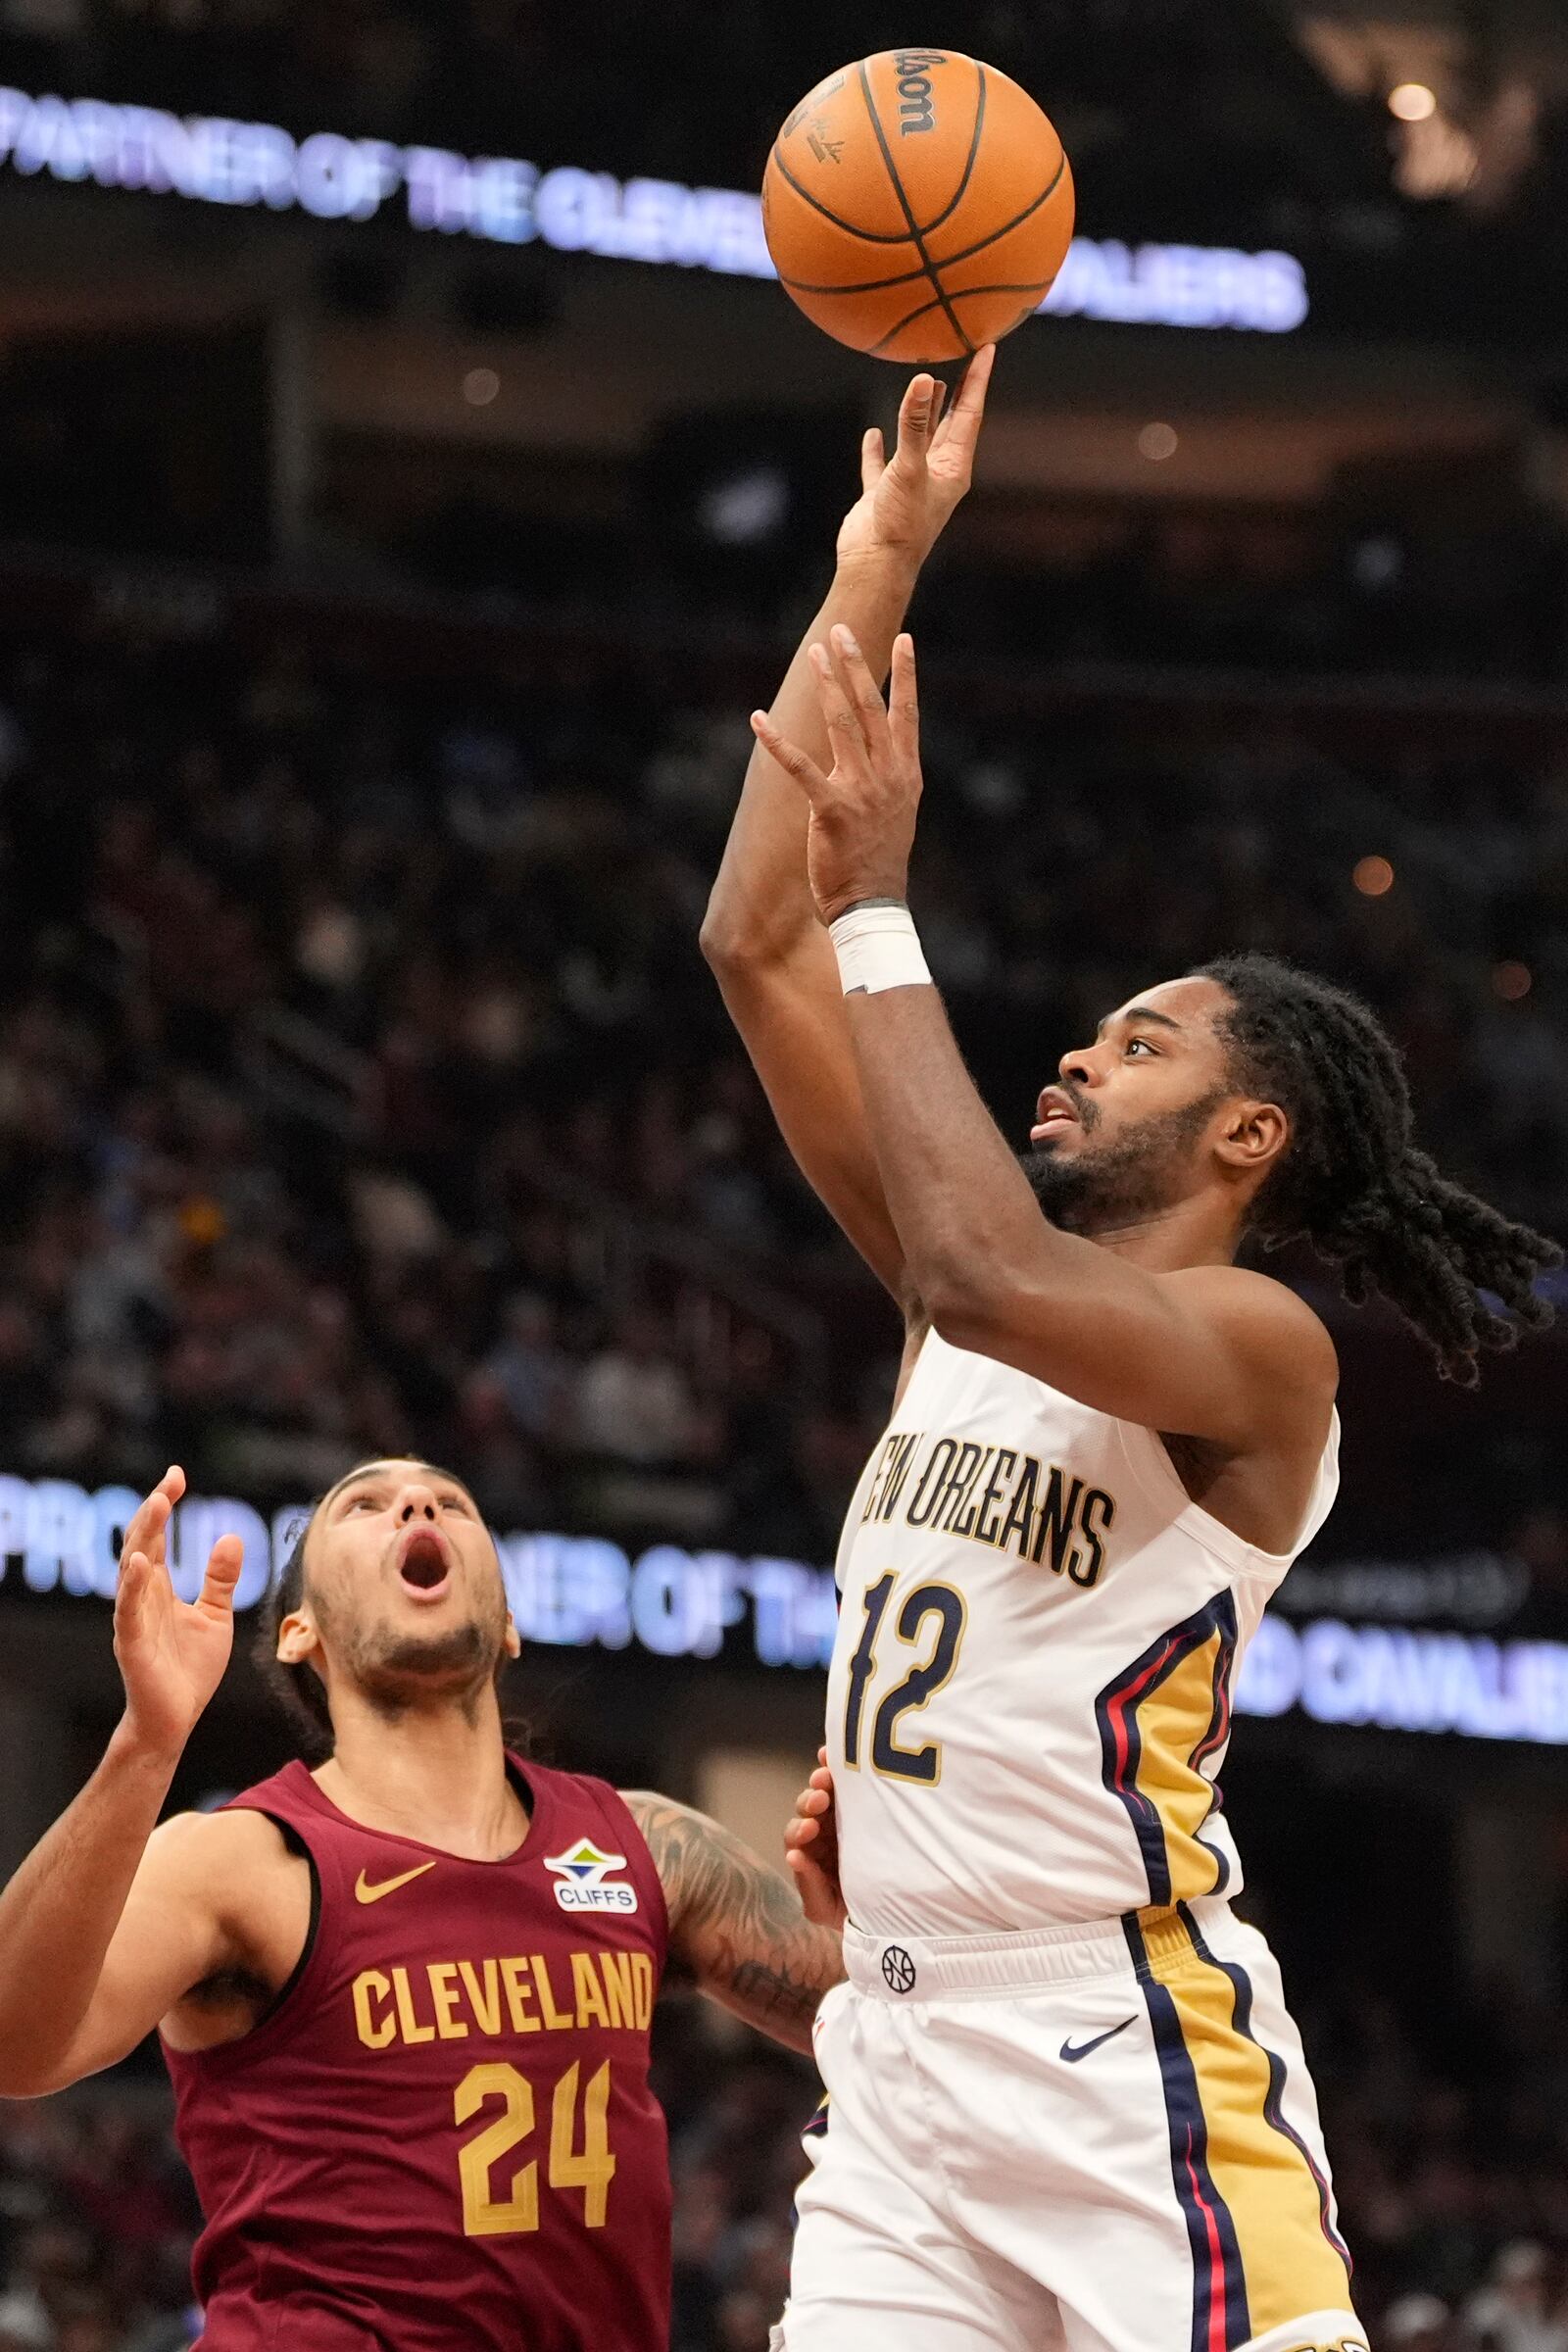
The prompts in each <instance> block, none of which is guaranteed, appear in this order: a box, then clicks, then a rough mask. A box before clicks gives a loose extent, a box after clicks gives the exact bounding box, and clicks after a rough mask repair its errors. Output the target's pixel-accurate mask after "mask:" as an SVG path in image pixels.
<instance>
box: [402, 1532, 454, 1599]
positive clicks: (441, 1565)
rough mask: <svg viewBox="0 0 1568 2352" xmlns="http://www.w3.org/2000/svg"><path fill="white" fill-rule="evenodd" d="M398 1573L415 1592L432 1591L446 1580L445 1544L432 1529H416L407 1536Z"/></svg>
mask: <svg viewBox="0 0 1568 2352" xmlns="http://www.w3.org/2000/svg"><path fill="white" fill-rule="evenodd" d="M398 1573H399V1575H400V1576H401V1577H402V1579H403V1581H404V1583H405V1584H406V1585H412V1586H413V1587H414V1589H415V1591H416V1592H417V1593H432V1592H434V1590H435V1588H436V1586H437V1585H444V1584H445V1583H446V1581H447V1553H446V1545H445V1544H443V1543H442V1541H441V1539H440V1537H439V1536H438V1535H436V1534H435V1533H434V1531H433V1530H429V1531H427V1530H425V1529H423V1528H420V1529H418V1530H417V1532H416V1533H415V1534H414V1535H412V1536H411V1537H410V1538H409V1541H408V1544H406V1545H405V1547H404V1552H403V1557H402V1559H401V1560H400V1561H399V1562H398Z"/></svg>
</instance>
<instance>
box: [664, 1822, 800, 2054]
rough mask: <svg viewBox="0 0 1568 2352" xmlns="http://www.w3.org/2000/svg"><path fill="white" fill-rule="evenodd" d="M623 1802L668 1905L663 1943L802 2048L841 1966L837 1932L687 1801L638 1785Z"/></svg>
mask: <svg viewBox="0 0 1568 2352" xmlns="http://www.w3.org/2000/svg"><path fill="white" fill-rule="evenodd" d="M626 1803H627V1804H628V1805H629V1806H630V1807H631V1811H632V1816H633V1819H634V1820H635V1821H636V1824H637V1827H638V1828H639V1829H640V1830H641V1831H642V1834H643V1836H644V1838H646V1839H647V1840H648V1849H649V1851H650V1853H651V1854H652V1855H653V1857H654V1867H655V1868H656V1870H657V1871H658V1872H659V1877H660V1883H661V1885H662V1887H663V1889H664V1900H665V1902H666V1903H667V1905H668V1906H669V1944H670V1950H671V1952H672V1953H673V1955H674V1956H675V1958H676V1959H677V1960H681V1961H684V1962H685V1964H686V1966H687V1967H688V1968H689V1969H690V1970H691V1971H692V1973H693V1975H694V1976H695V1977H696V1979H697V1982H698V1984H699V1985H701V1987H702V1989H703V1991H704V1992H706V1993H707V1994H708V1995H709V1997H710V1999H711V2000H715V2001H717V2002H719V2003H720V2004H721V2005H722V2006H723V2007H724V2008H726V2009H732V2010H733V2011H734V2012H735V2015H736V2016H737V2017H740V2018H744V2019H745V2021H746V2023H747V2024H748V2025H749V2026H756V2027H758V2028H759V2029H760V2032H761V2033H763V2034H772V2036H773V2038H774V2040H775V2041H785V2042H788V2043H789V2045H790V2047H791V2048H792V2049H797V2050H807V2051H809V2049H810V2046H811V2020H812V2018H813V2017H814V2016H815V2015H816V2008H817V2003H818V2002H819V2001H820V2000H821V1998H822V1995H823V1993H824V1992H826V1991H827V1989H828V1987H829V1986H830V1985H836V1984H838V1982H839V1980H840V1979H841V1977H842V1976H843V1974H844V1962H843V1959H842V1957H841V1955H840V1950H839V1938H838V1936H835V1935H834V1934H833V1933H832V1932H831V1931H830V1930H829V1929H826V1928H814V1927H812V1926H811V1924H810V1922H809V1920H808V1919H807V1917H806V1914H805V1913H804V1911H803V1910H802V1909H801V1903H800V1897H799V1896H798V1895H797V1893H796V1891H795V1889H794V1887H792V1886H791V1885H790V1883H789V1881H788V1879H786V1878H784V1877H783V1876H782V1874H781V1873H780V1872H778V1871H776V1870H770V1869H769V1868H768V1866H767V1864H766V1863H765V1862H760V1861H759V1860H758V1858H757V1856H756V1855H755V1854H754V1853H753V1852H752V1850H751V1847H750V1846H748V1845H743V1844H742V1842H741V1840H740V1839H739V1838H732V1837H731V1836H730V1833H729V1832H728V1830H724V1829H720V1827H719V1825H718V1823H717V1822H716V1821H710V1820H709V1818H708V1816H707V1814H706V1813H698V1812H695V1811H694V1810H693V1809H692V1807H691V1806H690V1805H677V1804H676V1803H675V1802H674V1801H673V1799H672V1798H670V1797H667V1796H654V1795H651V1794H649V1793H648V1792H647V1791H646V1790H634V1791H628V1792H627V1794H626Z"/></svg>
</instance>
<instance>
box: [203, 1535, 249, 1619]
mask: <svg viewBox="0 0 1568 2352" xmlns="http://www.w3.org/2000/svg"><path fill="white" fill-rule="evenodd" d="M244 1565H245V1545H244V1543H243V1541H242V1540H241V1538H240V1537H238V1536H220V1537H219V1539H218V1542H217V1543H216V1544H214V1545H213V1550H212V1557H211V1558H210V1559H209V1560H208V1563H207V1573H206V1575H205V1576H204V1577H203V1578H202V1589H201V1593H200V1594H199V1595H198V1598H197V1606H198V1607H199V1608H203V1609H216V1610H219V1611H220V1612H221V1613H222V1614H224V1615H226V1614H227V1613H228V1612H229V1611H230V1610H231V1609H232V1608H233V1606H234V1588H235V1586H236V1585H237V1584H238V1583H239V1572H240V1570H241V1569H242V1568H243V1567H244Z"/></svg>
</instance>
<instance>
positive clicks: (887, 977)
mask: <svg viewBox="0 0 1568 2352" xmlns="http://www.w3.org/2000/svg"><path fill="white" fill-rule="evenodd" d="M828 937H829V939H831V940H832V942H833V946H834V949H835V951H836V952H837V955H838V959H839V978H840V980H841V981H842V982H843V984H844V994H845V995H846V996H847V997H853V996H854V995H855V993H856V991H857V989H863V990H864V992H865V994H866V995H867V996H868V997H875V996H880V994H881V993H882V991H883V989H885V988H929V987H930V985H931V974H930V971H929V969H928V967H927V964H926V960H925V957H924V956H922V954H921V953H920V934H919V932H918V931H916V929H915V927H914V917H913V915H912V914H911V913H910V912H909V909H908V908H907V907H906V906H905V904H904V902H903V900H902V899H867V900H866V901H865V904H864V905H863V906H860V907H851V908H850V910H849V912H848V914H841V915H840V916H839V918H838V920H837V922H835V923H830V924H829V925H828Z"/></svg>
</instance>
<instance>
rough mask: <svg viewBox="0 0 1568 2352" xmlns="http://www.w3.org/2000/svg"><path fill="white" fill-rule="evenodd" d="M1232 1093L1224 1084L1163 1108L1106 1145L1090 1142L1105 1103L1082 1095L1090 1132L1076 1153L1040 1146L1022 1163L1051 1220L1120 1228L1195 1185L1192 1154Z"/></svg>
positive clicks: (1073, 1228) (1091, 1230) (1084, 1230)
mask: <svg viewBox="0 0 1568 2352" xmlns="http://www.w3.org/2000/svg"><path fill="white" fill-rule="evenodd" d="M1226 1093H1227V1090H1226V1089H1225V1088H1223V1087H1221V1088H1216V1089H1215V1090H1214V1092H1213V1093H1211V1094H1207V1095H1204V1096H1202V1097H1201V1099H1200V1100H1199V1101H1198V1102H1196V1103H1183V1104H1182V1106H1181V1107H1180V1109H1177V1110H1163V1111H1159V1112H1156V1113H1155V1114H1154V1116H1152V1118H1147V1119H1144V1120H1142V1121H1141V1122H1140V1123H1139V1125H1138V1126H1136V1127H1133V1128H1130V1129H1129V1130H1128V1131H1127V1132H1126V1133H1125V1134H1123V1135H1120V1136H1118V1137H1117V1138H1116V1139H1115V1141H1114V1142H1112V1143H1108V1144H1103V1145H1101V1146H1099V1147H1098V1148H1097V1147H1096V1146H1095V1145H1094V1144H1093V1143H1091V1142H1089V1141H1088V1140H1087V1139H1088V1138H1090V1137H1091V1136H1093V1134H1094V1131H1095V1128H1096V1127H1097V1126H1098V1125H1099V1123H1100V1114H1099V1110H1098V1108H1097V1106H1096V1105H1095V1104H1094V1103H1091V1102H1088V1101H1086V1100H1084V1099H1083V1098H1081V1097H1079V1096H1078V1095H1076V1094H1075V1095H1074V1098H1073V1102H1074V1107H1075V1108H1076V1109H1077V1111H1078V1113H1079V1118H1080V1121H1081V1124H1082V1127H1083V1132H1084V1136H1085V1139H1086V1140H1085V1142H1084V1144H1083V1145H1082V1146H1081V1147H1080V1148H1079V1150H1078V1151H1076V1152H1072V1153H1070V1154H1069V1153H1065V1152H1058V1151H1057V1150H1056V1149H1055V1147H1054V1146H1053V1145H1050V1144H1033V1145H1031V1146H1030V1148H1029V1150H1028V1151H1027V1152H1023V1153H1022V1154H1021V1155H1020V1161H1019V1164H1020V1165H1021V1167H1022V1169H1023V1172H1024V1174H1025V1176H1027V1177H1028V1179H1029V1185H1030V1190H1031V1191H1032V1192H1033V1194H1034V1197H1035V1199H1036V1200H1037V1201H1039V1203H1040V1206H1041V1208H1042V1209H1043V1211H1044V1212H1045V1215H1046V1217H1047V1219H1048V1220H1049V1221H1050V1223H1051V1224H1053V1225H1054V1226H1056V1227H1057V1228H1058V1229H1059V1230H1060V1231H1061V1232H1062V1233H1077V1234H1083V1235H1084V1236H1086V1237H1087V1238H1090V1239H1092V1238H1093V1237H1094V1236H1095V1235H1096V1234H1099V1233H1115V1232H1118V1231H1121V1230H1122V1229H1124V1228H1125V1227H1126V1226H1129V1225H1139V1224H1142V1223H1144V1222H1145V1221H1146V1220H1147V1219H1149V1218H1150V1217H1153V1216H1157V1215H1159V1214H1160V1212H1161V1211H1162V1210H1164V1209H1167V1208H1170V1207H1171V1206H1173V1204H1174V1203H1175V1202H1176V1201H1179V1200H1180V1199H1181V1198H1182V1196H1183V1194H1184V1193H1186V1192H1187V1191H1188V1190H1189V1189H1190V1186H1191V1181H1192V1171H1191V1161H1192V1151H1193V1146H1194V1145H1195V1144H1196V1143H1197V1141H1198V1139H1199V1137H1200V1136H1201V1134H1202V1132H1203V1129H1204V1128H1205V1127H1206V1126H1207V1124H1208V1121H1209V1117H1210V1115H1211V1114H1212V1112H1213V1111H1214V1110H1215V1109H1216V1108H1217V1107H1218V1105H1219V1104H1220V1103H1223V1102H1224V1100H1225V1097H1226Z"/></svg>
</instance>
